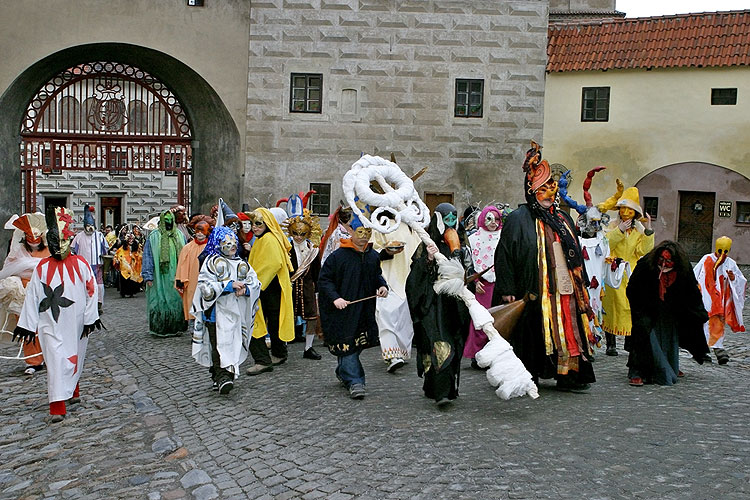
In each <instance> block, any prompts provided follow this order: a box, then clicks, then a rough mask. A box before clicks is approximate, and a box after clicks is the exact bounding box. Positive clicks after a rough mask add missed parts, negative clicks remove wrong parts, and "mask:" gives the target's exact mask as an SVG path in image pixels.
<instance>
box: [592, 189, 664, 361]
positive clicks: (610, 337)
mask: <svg viewBox="0 0 750 500" xmlns="http://www.w3.org/2000/svg"><path fill="white" fill-rule="evenodd" d="M615 208H616V209H617V211H618V215H617V217H616V218H615V219H614V220H613V221H612V222H611V223H610V225H609V228H608V230H607V231H606V233H605V236H606V237H607V240H608V241H609V257H610V259H612V260H616V259H622V260H624V261H626V262H628V263H629V264H630V269H631V272H635V266H636V264H637V262H638V259H640V258H641V257H643V256H644V255H646V254H647V253H648V252H650V251H651V250H652V249H653V248H654V230H653V229H651V217H650V216H649V215H648V214H646V218H645V225H644V224H643V223H642V222H641V221H640V220H639V219H640V218H641V216H642V215H643V209H642V208H641V205H640V196H639V194H638V188H636V187H629V188H627V189H626V190H625V191H623V193H622V196H621V197H620V199H619V200H617V203H615ZM628 279H629V278H628V277H627V276H625V277H623V279H622V283H621V284H620V286H619V288H612V287H610V286H608V285H606V284H605V287H604V297H603V298H602V307H603V308H604V311H605V312H606V314H605V315H604V320H603V322H602V329H603V330H604V333H605V337H606V341H607V355H609V356H616V355H617V345H616V343H617V336H625V350H629V349H628V348H629V342H628V340H627V337H628V336H630V328H631V325H632V322H631V319H630V318H631V311H630V304H629V303H628V297H627V295H626V292H625V290H626V289H627V286H628Z"/></svg>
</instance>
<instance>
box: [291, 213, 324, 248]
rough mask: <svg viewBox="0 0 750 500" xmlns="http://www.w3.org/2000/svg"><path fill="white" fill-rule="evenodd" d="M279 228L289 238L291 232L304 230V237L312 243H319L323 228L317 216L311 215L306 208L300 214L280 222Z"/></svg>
mask: <svg viewBox="0 0 750 500" xmlns="http://www.w3.org/2000/svg"><path fill="white" fill-rule="evenodd" d="M281 228H282V229H283V230H284V233H285V234H286V235H287V236H289V237H290V238H291V237H292V233H293V232H304V233H305V237H306V238H307V239H309V240H310V241H312V243H313V245H315V246H318V245H320V238H321V236H322V234H323V230H322V229H321V227H320V222H318V218H317V217H315V216H313V215H312V214H311V213H310V210H308V209H304V210H303V211H302V215H298V216H295V217H290V218H288V219H287V220H286V221H284V223H283V224H281Z"/></svg>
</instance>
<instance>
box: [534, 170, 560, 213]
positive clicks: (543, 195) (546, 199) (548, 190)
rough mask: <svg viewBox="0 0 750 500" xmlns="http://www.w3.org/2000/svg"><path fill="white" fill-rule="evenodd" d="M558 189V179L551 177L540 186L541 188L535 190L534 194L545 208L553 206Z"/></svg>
mask: <svg viewBox="0 0 750 500" xmlns="http://www.w3.org/2000/svg"><path fill="white" fill-rule="evenodd" d="M557 189H558V186H557V181H556V180H555V179H553V178H552V177H550V178H549V179H548V180H547V182H545V183H544V184H542V185H541V186H539V188H538V189H537V190H536V191H535V193H534V196H535V197H536V201H538V202H539V204H540V205H542V206H543V207H545V208H549V207H551V206H552V204H553V203H554V202H555V197H556V196H557Z"/></svg>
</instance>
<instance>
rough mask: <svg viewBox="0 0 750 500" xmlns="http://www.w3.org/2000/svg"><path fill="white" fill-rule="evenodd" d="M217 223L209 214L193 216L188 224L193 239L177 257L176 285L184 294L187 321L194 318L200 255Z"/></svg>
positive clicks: (183, 304)
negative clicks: (191, 311) (193, 311)
mask: <svg viewBox="0 0 750 500" xmlns="http://www.w3.org/2000/svg"><path fill="white" fill-rule="evenodd" d="M215 224H216V221H215V220H214V219H213V218H211V217H208V216H207V215H195V216H193V218H192V219H190V223H189V224H188V230H189V231H191V232H192V233H193V239H192V240H190V242H189V243H187V244H186V245H185V246H184V247H182V250H180V255H179V257H178V259H177V270H176V271H175V275H174V279H175V282H174V286H175V288H176V289H177V291H178V292H179V294H180V295H181V296H182V311H183V313H184V315H185V321H190V320H193V319H194V318H193V315H192V314H190V308H191V307H192V306H193V296H194V295H195V288H196V287H197V286H198V273H199V272H200V268H201V263H200V261H199V260H198V256H199V255H200V254H201V252H203V251H204V250H205V249H206V242H207V241H208V237H209V235H210V234H211V230H212V229H213V226H214V225H215Z"/></svg>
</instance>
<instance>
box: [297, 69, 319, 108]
mask: <svg viewBox="0 0 750 500" xmlns="http://www.w3.org/2000/svg"><path fill="white" fill-rule="evenodd" d="M322 101H323V75H321V74H316V73H311V74H307V73H292V80H291V94H290V99H289V111H290V112H291V113H320V112H321V106H320V103H321V102H322Z"/></svg>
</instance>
